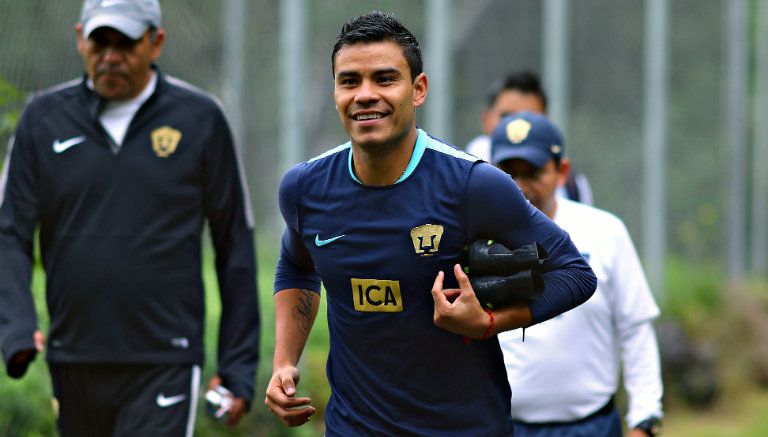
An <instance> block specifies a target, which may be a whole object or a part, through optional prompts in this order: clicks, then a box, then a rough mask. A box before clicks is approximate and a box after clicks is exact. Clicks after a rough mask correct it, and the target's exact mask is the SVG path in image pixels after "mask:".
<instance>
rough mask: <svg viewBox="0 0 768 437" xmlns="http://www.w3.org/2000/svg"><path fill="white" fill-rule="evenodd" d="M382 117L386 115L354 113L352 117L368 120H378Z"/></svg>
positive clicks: (357, 119) (358, 119)
mask: <svg viewBox="0 0 768 437" xmlns="http://www.w3.org/2000/svg"><path fill="white" fill-rule="evenodd" d="M382 117H384V115H383V114H359V115H353V116H352V119H353V120H355V121H367V120H378V119H380V118H382Z"/></svg>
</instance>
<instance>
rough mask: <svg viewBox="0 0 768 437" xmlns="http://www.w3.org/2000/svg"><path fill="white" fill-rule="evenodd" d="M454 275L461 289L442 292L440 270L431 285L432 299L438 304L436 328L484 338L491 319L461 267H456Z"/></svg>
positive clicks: (442, 276) (436, 307)
mask: <svg viewBox="0 0 768 437" xmlns="http://www.w3.org/2000/svg"><path fill="white" fill-rule="evenodd" d="M453 274H454V275H456V280H458V281H459V288H450V289H445V290H444V289H443V279H444V276H445V274H444V273H443V272H442V271H440V272H438V274H437V277H436V278H435V283H434V285H433V286H432V298H433V299H434V301H435V313H434V322H435V325H436V326H438V327H440V328H443V329H445V330H448V331H450V332H453V333H454V334H460V335H464V336H467V337H469V338H483V336H484V335H485V333H486V331H487V330H488V326H489V324H490V318H489V317H488V315H487V314H486V312H485V311H484V310H483V307H482V306H481V305H480V302H479V301H478V300H477V297H476V296H475V292H474V290H472V285H470V283H469V278H468V277H467V275H466V274H464V271H463V270H462V269H461V266H460V265H458V264H456V265H455V266H453Z"/></svg>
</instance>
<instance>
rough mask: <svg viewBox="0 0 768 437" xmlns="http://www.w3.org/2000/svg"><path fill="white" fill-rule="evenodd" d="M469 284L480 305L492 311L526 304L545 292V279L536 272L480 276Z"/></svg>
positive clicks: (470, 280)
mask: <svg viewBox="0 0 768 437" xmlns="http://www.w3.org/2000/svg"><path fill="white" fill-rule="evenodd" d="M469 283H470V284H472V289H473V290H475V296H477V300H479V301H480V305H482V306H483V308H488V309H490V310H493V309H496V308H503V307H505V306H510V305H522V304H526V303H528V302H530V301H531V299H533V298H534V297H536V296H538V295H540V294H541V293H542V292H543V291H544V278H542V276H541V273H539V272H538V271H536V270H525V271H522V272H517V273H513V274H511V275H508V276H479V277H474V278H470V279H469Z"/></svg>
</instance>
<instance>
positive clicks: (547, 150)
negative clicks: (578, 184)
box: [491, 112, 564, 168]
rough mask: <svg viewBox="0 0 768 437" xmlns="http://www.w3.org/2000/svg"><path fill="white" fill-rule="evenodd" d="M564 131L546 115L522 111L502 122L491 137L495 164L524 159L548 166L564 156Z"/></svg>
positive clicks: (535, 164) (505, 118)
mask: <svg viewBox="0 0 768 437" xmlns="http://www.w3.org/2000/svg"><path fill="white" fill-rule="evenodd" d="M563 151H564V143H563V136H562V135H561V134H560V130H558V129H557V127H556V126H555V125H554V124H553V123H552V122H551V121H550V120H549V118H547V117H546V116H545V115H542V114H538V113H533V112H519V113H516V114H513V115H507V116H505V117H504V118H502V119H501V121H500V122H499V124H498V125H497V126H496V128H495V129H494V130H493V133H492V134H491V162H492V163H493V164H494V165H496V164H499V163H500V162H502V161H506V160H508V159H522V160H525V161H528V162H530V163H531V164H533V165H534V166H536V167H538V168H541V167H544V166H545V165H546V164H547V162H549V160H550V159H555V160H559V159H560V158H561V157H562V156H563Z"/></svg>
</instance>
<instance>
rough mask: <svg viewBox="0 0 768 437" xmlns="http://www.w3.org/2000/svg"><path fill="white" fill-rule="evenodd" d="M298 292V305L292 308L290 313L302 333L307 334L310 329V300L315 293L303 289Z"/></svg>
mask: <svg viewBox="0 0 768 437" xmlns="http://www.w3.org/2000/svg"><path fill="white" fill-rule="evenodd" d="M299 291H300V292H301V296H300V297H299V303H297V304H296V306H294V307H293V310H292V311H291V313H292V314H293V318H294V319H296V322H298V325H299V328H300V329H301V330H302V332H304V333H305V334H309V331H310V330H311V329H312V300H313V299H312V298H313V297H314V294H315V292H314V291H311V290H306V289H303V288H302V289H301V290H299Z"/></svg>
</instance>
